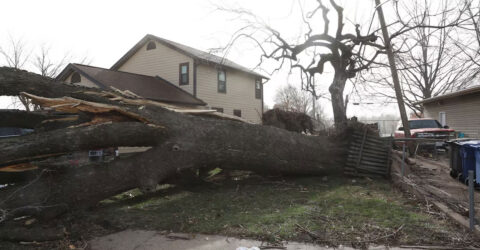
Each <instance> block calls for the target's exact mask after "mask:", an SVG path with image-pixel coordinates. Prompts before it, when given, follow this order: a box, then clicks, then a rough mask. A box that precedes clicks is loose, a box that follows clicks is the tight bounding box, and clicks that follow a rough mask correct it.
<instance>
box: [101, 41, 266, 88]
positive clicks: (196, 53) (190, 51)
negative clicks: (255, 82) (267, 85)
mask: <svg viewBox="0 0 480 250" xmlns="http://www.w3.org/2000/svg"><path fill="white" fill-rule="evenodd" d="M149 41H156V42H159V43H161V44H163V45H165V46H167V47H169V48H171V49H174V50H176V51H178V52H180V53H182V54H185V55H187V56H189V57H192V58H194V59H197V60H200V61H204V62H207V63H214V64H218V65H221V66H225V67H229V68H232V69H236V70H239V71H242V72H245V73H248V74H252V75H255V76H257V77H261V78H264V79H269V78H268V77H266V76H263V75H261V74H259V73H257V72H255V71H253V70H251V69H248V68H246V67H244V66H242V65H240V64H237V63H235V62H233V61H230V60H228V59H227V58H224V57H220V56H216V55H213V54H210V53H208V52H205V51H201V50H198V49H195V48H192V47H189V46H187V45H183V44H180V43H177V42H174V41H170V40H167V39H165V38H161V37H158V36H154V35H151V34H147V35H146V36H144V37H143V38H142V40H140V41H139V42H138V43H137V44H135V46H133V47H132V48H131V49H130V50H129V51H128V52H127V53H126V54H125V55H123V56H122V57H121V58H120V59H119V60H118V61H117V62H116V63H115V64H113V66H112V67H111V68H110V69H111V70H118V69H119V68H120V67H121V66H122V65H123V64H124V63H125V62H126V61H127V60H128V59H129V58H130V57H132V56H133V55H134V54H135V53H136V52H137V51H138V50H139V49H140V48H142V47H143V46H144V45H145V44H146V43H148V42H149Z"/></svg>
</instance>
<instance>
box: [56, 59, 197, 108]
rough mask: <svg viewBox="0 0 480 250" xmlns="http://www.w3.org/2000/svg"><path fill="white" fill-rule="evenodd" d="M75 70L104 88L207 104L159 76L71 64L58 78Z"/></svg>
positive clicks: (169, 101)
mask: <svg viewBox="0 0 480 250" xmlns="http://www.w3.org/2000/svg"><path fill="white" fill-rule="evenodd" d="M74 71H76V72H78V73H79V74H80V75H83V76H84V77H85V78H87V79H88V80H90V81H92V82H94V83H95V84H97V85H98V87H100V88H103V89H110V87H114V88H116V89H119V90H122V91H125V90H129V91H131V92H133V93H134V94H136V95H139V96H141V97H143V98H146V99H151V100H155V101H162V102H167V103H181V104H188V105H206V103H204V102H203V101H202V100H200V99H198V98H196V97H194V96H193V95H191V94H190V93H188V92H187V91H185V90H183V89H181V88H179V87H177V86H175V85H174V84H172V83H170V82H169V81H167V80H165V79H163V78H160V77H158V76H156V77H153V76H146V75H140V74H134V73H128V72H122V71H114V70H109V69H104V68H99V67H93V66H88V65H82V64H69V65H67V67H65V69H64V70H63V71H62V72H61V73H60V74H59V75H58V76H57V78H56V80H59V81H64V80H65V78H66V77H68V76H69V75H70V74H71V73H72V72H74Z"/></svg>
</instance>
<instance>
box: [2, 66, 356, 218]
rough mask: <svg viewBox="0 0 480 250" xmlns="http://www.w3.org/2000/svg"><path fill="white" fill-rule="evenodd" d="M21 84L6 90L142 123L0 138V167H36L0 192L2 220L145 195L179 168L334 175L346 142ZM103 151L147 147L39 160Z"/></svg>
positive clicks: (32, 83) (61, 88) (338, 170)
mask: <svg viewBox="0 0 480 250" xmlns="http://www.w3.org/2000/svg"><path fill="white" fill-rule="evenodd" d="M0 74H1V69H0ZM5 79H6V77H3V78H2V76H0V95H1V94H3V93H2V92H1V91H2V89H4V88H3V87H2V85H5V84H8V83H10V82H13V80H12V79H9V78H7V80H5ZM21 79H23V82H22V84H23V86H22V85H19V84H17V85H10V88H9V90H8V91H9V92H10V93H12V92H13V93H15V92H21V91H22V90H23V89H25V88H28V89H29V91H30V92H32V93H34V94H39V93H43V94H44V95H45V96H50V97H59V96H63V95H66V94H69V93H68V92H70V93H71V95H73V94H75V95H76V96H77V97H78V96H83V97H84V98H83V99H89V100H95V101H97V102H102V103H109V104H115V107H117V108H118V109H117V110H116V111H115V112H117V113H118V111H119V110H120V109H121V110H122V111H124V113H123V114H130V113H135V114H136V115H138V117H141V118H142V121H131V120H129V121H126V122H124V121H121V122H113V123H107V124H99V125H93V126H85V125H83V126H80V127H75V128H63V129H57V130H52V131H49V132H40V133H34V134H31V135H26V136H21V137H16V138H9V139H4V140H0V148H2V151H1V152H0V168H1V166H5V165H10V164H18V163H24V162H31V163H32V164H34V165H35V164H37V165H38V166H40V170H39V173H40V174H39V175H38V178H36V179H35V180H34V181H32V182H31V183H29V184H28V185H26V186H24V187H22V188H21V189H19V188H18V186H19V185H14V186H11V187H8V188H4V189H2V190H1V191H0V200H1V202H0V209H1V210H2V211H4V212H5V214H6V215H7V217H11V216H16V215H20V214H34V213H38V212H42V213H44V212H45V211H53V212H54V214H56V213H58V212H61V211H65V210H66V209H72V208H81V207H88V206H92V205H95V204H96V203H97V202H99V201H101V200H103V199H105V198H108V197H110V196H112V195H115V194H118V193H120V192H122V191H126V190H129V189H132V188H136V187H140V188H141V189H142V190H144V191H147V192H148V191H151V190H152V189H154V187H155V186H156V185H157V184H158V183H164V182H166V181H168V180H169V179H171V178H177V177H178V176H180V178H181V173H182V172H183V171H189V170H191V169H198V168H206V167H221V168H223V169H238V170H250V171H254V172H257V173H261V174H296V175H298V174H303V175H325V174H339V173H342V166H343V163H344V159H346V157H345V154H346V148H347V145H348V140H345V138H342V137H341V136H340V135H338V136H336V137H329V138H328V137H319V136H307V135H302V134H298V133H293V132H289V131H286V130H283V129H278V128H274V127H269V126H261V125H253V124H249V123H244V122H239V121H234V120H221V119H217V118H211V117H205V116H194V115H187V114H182V113H178V112H173V111H170V110H167V109H165V108H162V107H159V106H156V105H144V106H142V107H140V108H139V107H138V106H136V105H126V104H120V103H118V102H117V103H115V102H112V101H111V100H109V99H106V98H102V97H101V96H100V95H98V93H96V94H88V93H87V92H85V91H83V92H82V93H79V92H78V91H79V89H75V91H72V90H71V89H70V88H71V87H70V86H66V87H65V86H63V85H59V84H58V83H49V84H50V85H42V84H41V83H42V81H41V79H40V81H39V79H38V78H35V79H34V80H33V81H28V80H25V78H21ZM35 84H38V86H42V89H41V90H39V91H36V88H35V87H32V86H35ZM57 85H59V88H57ZM14 88H16V89H17V90H16V91H15V90H13V89H14ZM46 88H48V89H50V91H46ZM65 90H67V91H65ZM80 90H82V89H80ZM90 91H91V90H90ZM47 101H48V100H47ZM82 105H83V104H82ZM82 105H77V106H78V107H82ZM57 106H58V105H57ZM77 106H76V107H77ZM83 108H84V109H82V110H85V106H83ZM96 110H97V109H96ZM109 112H110V113H111V112H112V111H109ZM128 112H130V113H128ZM96 116H99V114H96ZM130 118H131V116H130ZM145 123H147V124H148V125H146V124H145ZM110 146H153V147H152V148H151V149H150V150H148V151H146V152H144V153H140V154H137V155H135V156H133V157H129V158H125V159H116V160H114V161H112V162H109V163H106V164H103V165H89V166H83V167H73V166H62V167H58V166H57V167H53V166H52V167H49V166H48V164H45V160H44V159H45V158H46V157H49V156H57V155H59V154H64V153H67V152H73V151H81V150H88V149H95V148H101V147H110ZM32 161H33V162H32ZM39 161H40V162H39ZM47 163H48V161H47ZM179 174H180V175H179ZM46 208H49V209H47V210H46Z"/></svg>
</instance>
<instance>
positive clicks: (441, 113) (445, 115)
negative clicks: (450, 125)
mask: <svg viewBox="0 0 480 250" xmlns="http://www.w3.org/2000/svg"><path fill="white" fill-rule="evenodd" d="M442 115H443V119H442ZM438 121H439V122H440V124H442V127H444V126H446V125H447V113H446V112H445V111H440V112H438Z"/></svg>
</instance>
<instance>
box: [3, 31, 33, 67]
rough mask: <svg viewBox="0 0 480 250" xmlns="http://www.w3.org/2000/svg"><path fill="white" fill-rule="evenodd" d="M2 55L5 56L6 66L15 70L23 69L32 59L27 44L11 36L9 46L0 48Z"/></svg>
mask: <svg viewBox="0 0 480 250" xmlns="http://www.w3.org/2000/svg"><path fill="white" fill-rule="evenodd" d="M0 54H1V55H2V56H3V58H4V60H5V63H6V65H7V66H9V67H11V68H15V69H23V67H24V66H25V63H27V62H28V58H29V57H30V53H29V52H28V51H27V49H26V46H25V42H24V41H23V40H22V39H16V38H14V37H13V36H11V35H9V39H8V42H7V44H6V45H5V46H0Z"/></svg>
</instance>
